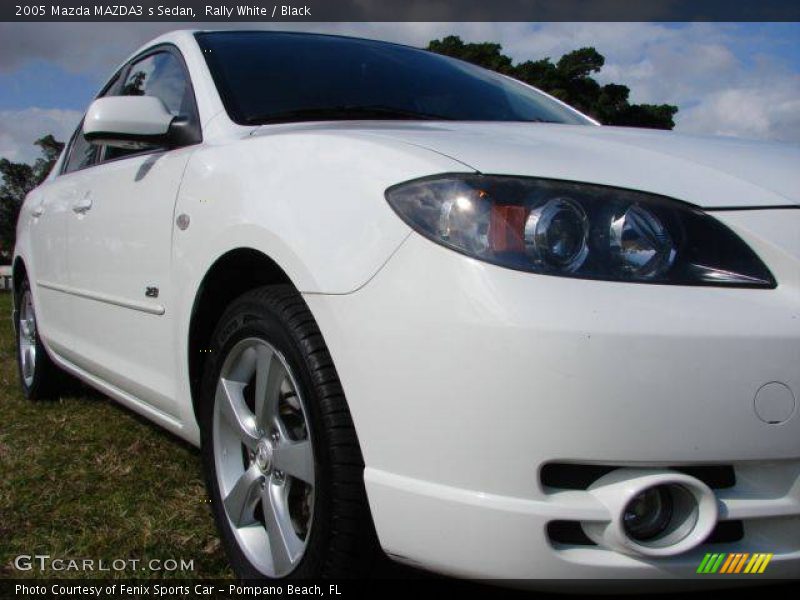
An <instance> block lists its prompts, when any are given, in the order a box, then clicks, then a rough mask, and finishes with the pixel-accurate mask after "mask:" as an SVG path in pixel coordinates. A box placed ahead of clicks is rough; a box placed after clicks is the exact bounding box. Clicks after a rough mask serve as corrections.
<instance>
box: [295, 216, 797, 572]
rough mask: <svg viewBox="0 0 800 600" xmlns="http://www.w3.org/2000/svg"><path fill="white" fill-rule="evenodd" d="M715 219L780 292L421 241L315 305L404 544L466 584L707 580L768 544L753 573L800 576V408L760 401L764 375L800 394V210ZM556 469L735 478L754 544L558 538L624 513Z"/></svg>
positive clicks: (370, 482)
mask: <svg viewBox="0 0 800 600" xmlns="http://www.w3.org/2000/svg"><path fill="white" fill-rule="evenodd" d="M718 217H719V218H720V219H721V220H723V221H725V222H726V223H727V224H728V225H729V226H731V227H732V228H734V229H735V230H737V231H738V232H739V234H740V235H742V237H743V238H744V239H745V240H746V241H747V242H748V243H750V244H751V246H752V247H753V248H754V249H755V250H756V251H757V252H758V253H759V254H760V255H761V256H762V258H763V259H764V260H765V262H766V263H767V264H768V265H769V267H770V269H771V270H772V271H773V273H774V274H775V276H776V278H777V279H778V281H779V286H778V288H777V289H774V290H747V289H723V288H710V287H697V288H685V287H677V286H661V285H637V284H621V283H608V282H596V281H583V280H572V279H564V278H556V277H546V276H537V275H532V274H529V273H520V272H515V271H511V270H506V269H502V268H499V267H495V266H492V265H488V264H485V263H481V262H478V261H475V260H471V259H467V258H465V257H463V256H461V255H459V254H456V253H454V252H451V251H449V250H447V249H445V248H442V247H440V246H437V245H436V244H433V243H431V242H429V241H427V240H425V239H423V238H421V237H419V236H417V235H416V234H412V235H411V236H410V237H409V238H408V239H407V240H406V242H405V243H404V244H403V246H401V248H400V249H399V250H398V251H397V252H396V253H395V255H394V256H393V258H392V259H391V260H390V261H389V262H388V263H387V265H386V266H385V267H384V268H383V269H382V270H381V271H380V272H379V273H378V274H377V275H376V276H375V278H374V279H373V280H372V281H371V282H370V283H368V284H367V285H366V286H365V287H364V288H362V289H361V290H359V291H357V292H355V293H353V294H349V295H342V296H325V295H313V294H310V295H307V296H306V299H307V302H308V304H309V306H310V307H311V310H312V312H313V313H314V314H315V316H316V318H317V320H318V322H319V324H320V327H321V329H322V332H323V335H324V336H325V339H326V341H327V343H328V346H329V347H330V349H331V354H332V356H333V358H334V362H335V364H336V367H337V369H338V371H339V375H340V377H341V379H342V383H343V385H344V389H345V392H346V394H347V397H348V402H349V404H350V408H351V411H352V413H353V418H354V421H355V424H356V428H357V431H358V435H359V439H360V442H361V446H362V450H363V452H364V457H365V462H366V465H367V469H366V471H365V480H366V485H367V491H368V494H369V499H370V505H371V509H372V514H373V518H374V520H375V525H376V528H377V531H378V534H379V537H380V540H381V543H382V545H383V547H384V549H385V550H386V551H387V552H388V553H390V554H391V555H393V556H395V557H397V558H399V559H401V560H406V561H408V562H411V563H415V564H419V565H421V566H424V567H426V568H429V569H433V570H437V571H440V572H444V573H448V574H453V575H460V576H467V577H477V578H490V579H531V578H539V579H541V578H547V579H573V580H574V579H580V578H594V579H596V578H616V579H638V578H651V577H677V578H703V577H704V578H706V579H708V578H709V577H716V576H715V575H702V576H701V575H697V574H696V573H695V571H696V569H697V567H698V566H699V564H700V562H701V560H702V558H703V556H704V555H705V553H707V552H714V553H732V552H747V553H756V552H765V553H771V554H773V557H772V559H771V561H770V564H769V567H768V569H766V571H765V572H764V573H763V574H761V575H757V576H756V577H760V578H765V577H798V576H800V416H798V412H800V411H798V408H797V407H796V406H795V407H794V408H793V410H792V411H790V413H789V416H788V417H787V416H786V415H782V416H783V417H785V418H783V419H782V421H781V422H780V423H778V424H775V423H773V424H769V423H766V422H764V421H763V420H761V419H760V418H759V417H758V416H757V414H756V411H755V406H754V403H755V397H756V394H757V392H758V390H759V389H760V388H761V387H762V386H764V385H765V384H767V383H771V382H779V383H780V384H782V385H783V386H785V387H787V388H788V389H789V390H791V394H792V395H793V398H792V401H793V402H794V400H795V397H796V395H797V394H798V393H800V236H797V233H796V232H797V231H800V211H797V210H785V211H777V210H774V211H769V210H764V211H743V212H739V213H734V212H732V213H724V214H718ZM778 412H779V413H780V410H779V411H778ZM553 463H557V464H579V465H589V466H591V465H602V466H607V467H623V466H627V467H633V468H641V469H649V470H652V469H657V470H662V471H665V470H668V469H670V468H684V467H689V466H698V465H703V466H710V467H712V468H732V470H733V472H734V473H735V478H736V481H735V484H734V485H732V486H728V487H720V488H719V489H716V490H714V494H715V496H716V501H717V503H718V513H719V519H720V520H722V521H738V522H740V524H741V525H742V527H743V532H744V533H743V536H742V537H741V539H738V540H735V541H730V540H729V541H728V542H727V543H725V542H724V541H723V542H722V543H715V544H710V543H705V544H702V545H700V546H698V547H696V548H695V549H693V550H690V551H688V552H685V553H682V554H679V555H677V556H671V557H645V556H636V555H630V554H624V553H620V552H618V551H615V550H610V549H607V548H604V547H603V546H602V545H587V544H584V543H580V544H576V543H561V542H560V541H559V540H557V539H554V538H553V535H552V531H551V530H550V529H549V526H550V525H551V524H552V523H553V522H556V521H557V522H564V521H566V522H572V523H578V524H579V525H580V524H585V523H597V522H601V523H602V522H604V521H608V520H609V519H610V518H611V516H610V514H609V511H608V509H607V507H606V506H605V505H603V504H602V503H601V502H599V501H598V500H597V497H596V496H594V495H593V494H592V493H591V492H590V491H588V490H587V489H585V486H584V488H583V489H582V488H581V487H580V486H578V487H575V486H573V487H572V489H559V488H554V487H550V486H548V485H545V484H544V482H543V481H542V477H541V473H542V469H543V467H544V466H545V465H548V464H553ZM719 577H726V576H723V575H719ZM727 577H736V576H735V575H730V576H727ZM739 577H741V575H739Z"/></svg>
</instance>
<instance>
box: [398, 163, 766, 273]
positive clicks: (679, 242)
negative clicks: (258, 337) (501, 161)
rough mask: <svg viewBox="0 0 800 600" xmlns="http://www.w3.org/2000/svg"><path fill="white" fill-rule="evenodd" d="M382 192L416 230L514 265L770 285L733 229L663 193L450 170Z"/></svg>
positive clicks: (478, 255)
mask: <svg viewBox="0 0 800 600" xmlns="http://www.w3.org/2000/svg"><path fill="white" fill-rule="evenodd" d="M386 198H387V200H388V201H389V204H391V206H392V207H393V208H394V209H395V211H396V212H397V213H398V214H399V215H400V217H402V218H403V219H404V220H405V221H406V222H407V223H408V224H409V225H410V226H411V227H413V228H414V229H415V230H416V231H418V232H419V233H421V234H422V235H424V236H426V237H428V238H430V239H432V240H433V241H435V242H437V243H439V244H442V245H444V246H447V247H449V248H452V249H453V250H456V251H458V252H462V253H464V254H467V255H469V256H472V257H474V258H477V259H480V260H484V261H487V262H490V263H494V264H497V265H501V266H504V267H509V268H512V269H518V270H523V271H530V272H533V273H540V274H544V275H559V276H563V277H579V278H584V279H603V280H609V281H628V282H642V283H645V282H650V283H672V284H681V285H722V286H745V287H767V288H771V287H775V285H776V284H775V279H774V278H773V276H772V274H771V273H770V272H769V270H768V269H767V267H766V266H765V265H764V263H763V262H762V261H761V260H760V259H759V258H758V256H756V254H755V253H754V252H753V251H752V250H751V249H750V248H749V247H748V246H747V244H745V243H744V242H743V241H742V240H741V238H739V237H738V236H737V235H736V234H735V233H734V232H733V231H731V230H730V229H728V228H727V227H726V226H725V225H723V224H722V223H721V222H719V221H717V220H716V219H714V218H713V217H711V216H709V215H707V214H706V213H704V212H703V211H701V210H699V209H697V208H694V207H692V206H690V205H688V204H685V203H683V202H680V201H677V200H672V199H670V198H666V197H663V196H656V195H652V194H646V193H643V192H636V191H632V190H625V189H617V188H610V187H606V186H600V185H592V184H582V183H572V182H567V181H557V180H550V179H536V178H523V177H507V176H486V175H471V174H470V175H461V174H457V175H442V176H437V177H428V178H424V179H418V180H414V181H410V182H408V183H403V184H400V185H396V186H393V187H391V188H389V189H388V190H387V191H386Z"/></svg>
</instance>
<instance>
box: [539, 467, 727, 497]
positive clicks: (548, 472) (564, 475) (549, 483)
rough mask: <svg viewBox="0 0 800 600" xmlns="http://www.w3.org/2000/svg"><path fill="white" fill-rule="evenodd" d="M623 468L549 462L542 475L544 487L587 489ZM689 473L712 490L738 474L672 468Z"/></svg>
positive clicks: (721, 469)
mask: <svg viewBox="0 0 800 600" xmlns="http://www.w3.org/2000/svg"><path fill="white" fill-rule="evenodd" d="M617 468H619V467H616V466H610V465H585V464H584V465H582V464H578V463H547V464H546V465H544V466H543V467H542V469H541V471H540V473H539V478H540V481H541V484H542V486H543V487H546V488H555V489H561V490H586V489H588V488H589V486H590V485H592V484H593V483H594V482H595V481H597V480H598V479H600V478H601V477H602V476H603V475H606V474H607V473H610V472H611V471H614V470H615V469H617ZM668 468H670V469H673V470H675V471H678V472H680V473H686V474H687V475H690V476H692V477H695V478H697V479H699V480H700V481H702V482H703V483H705V484H706V485H707V486H708V487H710V488H711V489H712V490H721V489H726V488H731V487H733V486H734V485H736V475H735V473H734V470H733V467H732V466H730V465H695V466H691V467H668Z"/></svg>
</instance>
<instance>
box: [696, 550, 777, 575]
mask: <svg viewBox="0 0 800 600" xmlns="http://www.w3.org/2000/svg"><path fill="white" fill-rule="evenodd" d="M773 556H774V554H771V553H765V552H757V553H755V554H750V553H748V552H734V553H731V554H727V553H724V554H712V553H708V554H706V555H705V556H704V557H703V560H702V561H701V562H700V566H698V567H697V572H698V573H703V574H713V573H719V574H728V575H730V574H735V573H748V574H751V575H755V574H760V573H763V572H764V571H766V570H767V565H768V564H769V562H770V561H771V560H772V557H773Z"/></svg>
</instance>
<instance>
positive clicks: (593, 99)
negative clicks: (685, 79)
mask: <svg viewBox="0 0 800 600" xmlns="http://www.w3.org/2000/svg"><path fill="white" fill-rule="evenodd" d="M428 50H432V51H433V52H437V53H439V54H445V55H447V56H452V57H454V58H460V59H461V60H465V61H467V62H471V63H473V64H476V65H479V66H481V67H484V68H486V69H491V70H493V71H497V72H499V73H503V74H504V75H509V76H511V77H514V78H515V79H519V80H520V81H524V82H525V83H528V84H530V85H533V86H536V87H537V88H539V89H540V90H543V91H545V92H547V93H548V94H551V95H552V96H555V97H556V98H558V99H559V100H562V101H563V102H566V103H567V104H569V105H570V106H573V107H575V108H577V109H578V110H580V111H581V112H584V113H586V114H588V115H591V116H592V117H594V118H595V119H597V120H598V121H600V122H601V123H604V124H606V125H624V126H630V127H649V128H652V129H672V128H673V127H675V121H674V119H673V117H674V116H675V113H677V112H678V107H677V106H673V105H671V104H631V103H630V102H629V101H628V97H629V95H630V89H628V87H627V86H624V85H620V84H616V83H608V84H606V85H601V84H600V83H599V82H598V81H597V80H595V79H594V78H593V77H592V75H593V74H594V73H597V72H599V71H600V69H601V68H602V67H603V65H604V64H605V58H604V57H603V55H602V54H600V53H599V52H598V51H597V50H595V49H594V48H580V49H578V50H573V51H572V52H569V53H567V54H565V55H564V56H562V57H561V58H560V59H559V60H558V62H556V63H553V61H552V60H551V59H550V58H549V57H547V58H543V59H540V60H536V61H533V60H528V61H525V62H521V63H517V64H514V62H513V60H512V59H511V58H510V57H509V56H506V55H504V54H503V53H502V50H503V48H502V46H501V45H500V44H495V43H491V42H480V43H465V42H464V41H463V40H462V39H461V38H460V37H458V36H456V35H450V36H447V37H445V38H442V39H441V40H432V41H431V42H430V43H429V44H428Z"/></svg>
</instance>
